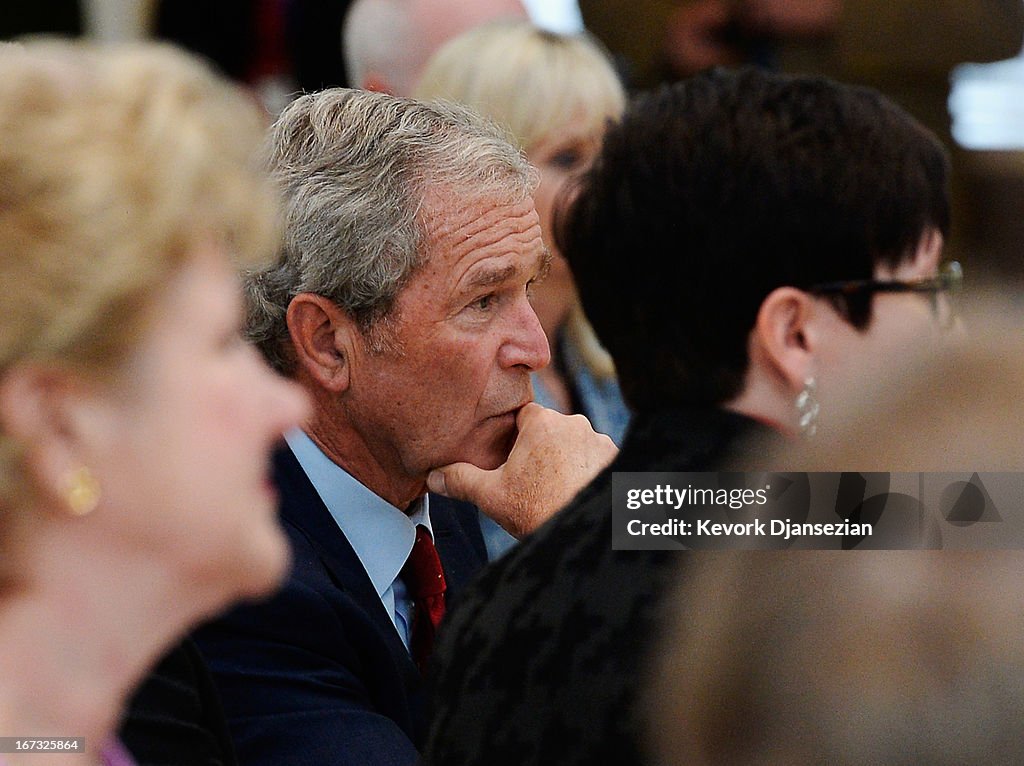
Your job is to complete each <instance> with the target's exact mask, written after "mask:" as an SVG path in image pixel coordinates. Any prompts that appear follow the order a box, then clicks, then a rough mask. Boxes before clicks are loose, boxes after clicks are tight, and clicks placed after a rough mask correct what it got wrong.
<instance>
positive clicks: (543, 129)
mask: <svg viewBox="0 0 1024 766" xmlns="http://www.w3.org/2000/svg"><path fill="white" fill-rule="evenodd" d="M415 95H416V97H417V98H420V99H423V100H433V99H448V100H452V101H458V102H461V103H463V104H466V105H468V106H470V107H472V108H474V109H476V110H477V111H478V112H480V113H481V114H483V115H484V116H486V117H489V118H490V119H492V120H494V121H495V122H497V123H498V124H499V125H502V126H503V127H505V128H506V129H507V130H508V131H509V132H510V134H511V138H512V139H513V141H514V142H516V143H517V144H518V145H519V147H520V148H521V149H523V151H524V152H525V153H526V155H527V157H528V158H529V159H530V162H532V163H533V164H534V165H535V166H536V167H537V168H538V169H539V170H540V185H539V186H538V187H537V190H536V192H535V194H534V199H535V202H536V205H537V212H538V213H539V214H540V219H541V227H542V229H543V236H544V242H545V244H546V245H547V247H548V248H549V249H550V251H551V254H552V256H553V258H552V262H551V271H550V273H549V274H548V276H547V278H546V279H544V280H543V281H542V282H541V283H539V284H537V285H536V286H535V287H534V295H533V305H534V308H535V309H536V311H537V316H538V317H539V318H540V322H541V325H542V326H543V328H544V332H545V333H546V334H547V336H548V342H549V343H550V345H551V364H550V365H548V366H547V367H546V368H544V369H543V370H540V371H539V372H536V373H534V376H533V383H534V395H535V397H536V400H537V401H538V402H539V403H540V404H543V405H545V406H547V407H551V408H552V409H556V410H558V411H559V412H563V413H566V414H571V413H574V412H580V413H582V414H584V415H586V416H587V417H588V418H589V419H590V421H591V423H592V424H593V426H594V430H596V431H598V432H600V433H605V434H608V435H609V436H611V437H612V440H613V441H615V442H616V443H620V442H621V440H622V435H623V432H624V431H625V428H626V424H627V422H628V419H629V413H628V411H627V410H626V407H625V405H624V404H623V402H622V397H621V395H620V393H619V387H618V384H617V383H616V380H615V369H614V366H613V364H612V361H611V357H609V356H608V354H607V352H605V351H604V349H603V348H601V346H600V345H599V344H598V342H597V339H596V337H595V336H594V334H593V331H592V330H591V329H590V326H589V324H588V323H587V321H586V319H585V318H584V316H583V312H582V310H581V309H580V305H579V300H578V299H577V297H576V288H575V286H574V284H573V278H572V274H571V272H570V271H569V266H568V264H567V263H566V261H565V259H564V258H563V257H562V255H561V254H560V253H559V251H558V248H557V247H556V245H555V242H554V237H553V236H552V233H551V232H552V219H553V213H554V208H555V202H556V198H557V196H558V193H559V192H560V191H561V190H562V188H563V186H564V185H565V183H566V181H567V180H568V179H569V178H570V177H571V176H572V175H573V174H574V173H576V172H578V171H581V170H584V169H586V168H587V167H588V166H589V165H590V163H591V161H592V160H593V158H594V157H595V155H596V154H597V151H598V149H599V148H600V145H601V136H602V134H603V133H604V128H605V125H606V124H607V123H608V121H609V120H614V119H616V118H618V116H619V115H620V114H621V113H622V110H623V108H624V106H625V93H624V91H623V89H622V85H621V83H620V82H619V78H618V76H617V74H616V73H615V70H614V69H613V68H612V66H611V64H610V63H609V61H608V58H607V57H606V55H605V54H604V52H603V51H602V50H601V49H600V48H599V47H598V44H597V43H596V42H595V41H594V40H593V39H592V38H590V37H589V36H587V35H573V36H562V35H555V34H551V33H549V32H545V31H542V30H540V29H537V28H536V27H534V26H532V25H531V24H529V23H528V22H525V21H523V22H518V21H517V22H496V23H493V24H487V25H484V26H481V27H477V28H475V29H472V30H470V31H469V32H466V33H464V34H462V35H460V36H459V37H457V38H455V39H454V40H452V41H451V42H449V43H447V44H446V45H445V46H444V47H442V48H441V49H440V50H439V51H438V52H437V53H436V54H435V55H434V57H433V58H432V59H431V60H430V62H429V63H428V65H427V68H426V70H425V71H424V73H423V77H422V79H421V80H420V83H419V86H418V88H417V90H416V94H415Z"/></svg>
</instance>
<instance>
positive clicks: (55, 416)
mask: <svg viewBox="0 0 1024 766" xmlns="http://www.w3.org/2000/svg"><path fill="white" fill-rule="evenodd" d="M100 409H101V407H100V405H99V402H98V400H97V399H96V397H94V396H93V395H92V394H91V393H90V390H89V387H88V386H87V385H86V384H85V383H84V382H82V381H80V380H77V379H76V377H75V376H74V375H73V374H72V373H71V372H70V371H68V370H64V369H61V368H60V367H56V366H52V365H45V364H32V363H28V364H21V365H15V366H14V367H12V368H11V369H9V370H8V371H7V372H6V373H4V375H3V376H2V377H0V430H2V431H3V432H4V433H5V434H8V435H9V436H10V437H11V438H12V439H14V441H15V442H17V443H18V444H19V445H20V446H21V448H22V450H23V459H24V465H25V468H26V470H27V471H28V472H29V474H30V475H31V477H32V479H33V482H34V484H35V486H36V488H37V489H38V490H40V491H42V492H45V493H47V494H48V495H49V496H50V497H51V499H52V500H59V499H61V498H63V496H64V495H63V493H64V490H65V489H66V487H67V483H68V477H69V476H71V475H72V473H73V472H74V471H75V470H78V469H80V468H81V467H82V466H83V465H85V466H86V467H89V466H88V463H89V460H88V455H89V440H95V438H96V437H97V436H100V437H102V434H100V432H99V431H98V430H97V428H98V427H99V423H100V421H99V419H98V417H97V416H98V415H99V413H100ZM107 430H109V429H107ZM94 446H95V445H94Z"/></svg>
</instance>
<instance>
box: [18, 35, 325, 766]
mask: <svg viewBox="0 0 1024 766" xmlns="http://www.w3.org/2000/svg"><path fill="white" fill-rule="evenodd" d="M260 135H261V121H260V118H259V115H258V114H257V113H256V112H255V109H254V107H253V106H252V105H251V104H250V103H248V102H247V99H246V98H245V97H244V96H242V95H241V94H239V93H238V92H236V91H235V90H234V89H233V88H232V87H231V86H228V85H226V84H224V83H222V82H220V81H218V80H217V79H215V78H214V77H213V76H212V75H211V74H210V73H209V72H208V71H207V70H206V69H205V68H204V67H202V66H200V65H198V64H197V63H195V62H194V61H192V60H190V59H188V58H186V57H185V56H183V55H182V54H179V53H175V52H173V51H171V50H170V49H163V48H131V49H120V50H102V49H90V48H85V47H78V46H75V45H72V44H64V43H36V44H32V45H29V46H26V47H15V46H10V47H5V48H2V49H0V288H2V290H3V293H4V299H3V302H4V308H3V311H2V312H0V679H2V682H0V736H3V737H19V738H22V740H23V741H22V742H21V743H13V745H12V748H7V749H13V748H18V747H21V748H37V749H38V748H40V747H42V748H44V749H46V750H47V751H50V752H47V753H38V752H33V753H32V754H31V757H26V755H25V754H19V753H18V752H17V751H15V752H12V753H7V754H0V764H3V765H4V766H15V764H20V763H22V762H27V763H31V764H33V765H34V766H44V765H45V764H54V763H70V762H73V763H75V764H81V765H82V766H86V765H89V766H92V765H93V764H118V765H121V764H130V763H131V759H130V757H129V756H128V755H127V753H126V752H125V751H124V749H123V747H121V746H120V745H119V743H118V742H117V741H116V739H115V737H114V734H113V733H114V731H115V729H116V727H117V723H118V720H119V716H120V714H121V709H122V707H123V705H124V702H125V699H126V697H127V695H128V694H129V693H130V691H131V690H132V688H133V687H134V686H135V684H136V683H137V682H138V681H139V680H140V679H141V678H142V677H143V676H144V675H145V673H146V672H147V670H148V669H149V667H150V665H151V664H152V663H153V662H154V661H155V660H156V659H157V657H158V656H159V655H160V654H162V653H163V652H164V651H166V650H167V649H168V648H169V646H171V645H172V644H173V643H174V642H175V641H176V640H177V639H178V638H179V637H180V636H181V634H182V633H184V632H185V631H186V630H187V629H188V628H190V627H191V626H192V625H194V624H195V623H196V622H198V621H199V620H201V619H203V618H205V617H207V616H209V615H211V614H213V613H215V612H217V611H219V610H221V609H222V608H223V607H225V606H226V605H227V604H228V603H230V602H232V601H235V600H237V599H239V598H242V597H255V596H259V595H262V594H265V593H267V592H268V591H270V590H271V589H273V588H274V587H275V586H276V584H277V583H278V581H279V579H280V578H281V576H282V575H283V573H284V571H285V568H286V565H287V561H288V549H287V544H286V542H285V539H284V537H283V536H282V534H281V532H280V530H279V528H278V526H277V522H276V520H275V505H276V503H275V497H274V494H273V490H272V489H270V485H269V483H268V481H267V478H266V476H267V464H268V451H269V448H270V446H271V445H272V443H273V442H275V441H276V440H277V438H278V437H279V435H280V433H281V432H282V430H283V429H285V428H287V427H289V426H291V425H292V424H294V423H295V422H296V421H297V420H298V419H299V418H301V417H302V416H303V414H304V412H305V402H304V400H303V398H302V396H301V395H300V393H299V392H298V391H297V390H296V389H295V388H294V387H293V386H291V384H288V383H285V382H283V381H281V380H279V379H277V378H275V377H274V376H273V375H272V374H271V373H270V372H269V371H268V370H267V369H265V368H264V366H263V365H262V363H261V362H260V361H259V360H258V357H257V355H256V353H255V352H254V351H253V350H251V349H250V348H249V347H248V346H247V345H246V344H245V343H243V342H242V340H241V338H240V336H239V332H238V331H239V327H240V325H241V322H242V306H241V300H240V297H239V295H238V293H237V287H236V279H235V271H234V267H233V264H232V263H231V261H230V258H237V259H239V260H241V261H242V262H244V263H255V262H258V261H259V259H261V258H262V257H263V256H265V255H269V253H270V252H271V251H272V249H273V247H274V244H275V238H274V231H273V227H272V225H271V222H272V221H273V220H274V213H275V209H274V199H273V197H272V196H270V195H269V192H268V191H267V189H266V187H265V186H264V181H263V179H262V178H261V176H260V175H259V173H258V172H257V170H256V169H255V165H254V164H253V163H252V153H253V149H254V148H255V147H256V146H257V145H258V142H259V139H260ZM40 737H42V738H43V743H42V744H40V743H39V742H38V741H36V742H33V739H35V740H39V738H40ZM72 737H75V738H84V743H83V742H79V743H77V749H74V747H75V744H76V743H69V741H68V740H69V739H70V738H72ZM69 745H70V747H71V749H66V748H68V747H69ZM61 748H65V749H63V750H61Z"/></svg>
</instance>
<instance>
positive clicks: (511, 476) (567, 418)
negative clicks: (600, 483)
mask: <svg viewBox="0 0 1024 766" xmlns="http://www.w3.org/2000/svg"><path fill="white" fill-rule="evenodd" d="M516 426H517V427H518V429H519V436H518V437H517V438H516V443H515V444H514V445H513V446H512V451H511V453H509V456H508V460H507V461H505V463H504V464H503V465H501V466H499V467H498V468H495V469H494V470H493V471H485V470H483V469H482V468H477V467H476V466H475V465H471V464H470V463H452V464H451V465H446V466H442V467H441V468H437V469H435V470H433V471H431V472H430V476H429V477H428V478H427V486H428V487H429V488H430V491H431V492H437V493H438V494H441V495H447V496H448V497H453V498H455V499H457V500H466V501H469V502H471V503H473V504H474V505H476V506H477V507H478V508H480V510H482V511H483V512H484V513H486V514H487V515H488V516H490V517H491V518H492V519H494V520H495V521H496V522H498V524H500V525H501V526H502V527H503V528H504V529H505V531H507V532H508V533H509V534H511V535H513V536H514V537H517V538H522V537H525V536H526V535H528V534H529V533H530V532H532V531H533V530H535V529H536V528H537V527H539V526H540V525H541V524H543V523H544V522H545V521H547V520H548V519H549V518H550V517H551V516H552V515H554V513H555V512H556V511H558V510H560V509H561V508H562V507H563V506H564V505H566V504H567V503H568V502H569V501H570V500H572V498H573V497H574V496H575V495H576V493H577V492H579V491H580V490H581V489H583V487H585V486H586V485H587V484H589V483H590V480H591V479H593V478H594V477H595V476H597V474H598V473H600V472H601V469H603V468H604V467H605V466H607V465H608V464H609V463H610V462H611V461H612V459H613V458H614V457H615V456H616V455H617V454H618V452H619V450H618V448H617V447H616V446H615V444H614V443H612V440H611V439H609V438H608V437H607V436H605V435H604V434H599V433H596V432H595V431H594V429H593V428H591V426H590V421H589V420H587V419H586V418H585V417H583V416H582V415H562V414H561V413H558V412H555V411H554V410H549V409H546V408H544V407H541V406H540V405H539V404H527V405H526V406H525V407H523V408H522V409H521V410H520V411H519V415H518V417H517V418H516Z"/></svg>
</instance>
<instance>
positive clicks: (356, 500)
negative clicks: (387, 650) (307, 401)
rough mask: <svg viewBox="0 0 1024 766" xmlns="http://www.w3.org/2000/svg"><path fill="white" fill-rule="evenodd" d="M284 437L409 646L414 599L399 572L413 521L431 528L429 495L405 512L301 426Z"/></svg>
mask: <svg viewBox="0 0 1024 766" xmlns="http://www.w3.org/2000/svg"><path fill="white" fill-rule="evenodd" d="M285 440H286V441H287V442H288V446H289V447H290V448H291V451H292V452H293V453H294V454H295V458H296V459H297V460H298V461H299V465H301V466H302V470H303V471H305V472H306V476H308V477H309V480H310V482H312V484H313V487H314V489H316V491H317V494H318V495H320V499H321V500H323V501H324V505H326V506H327V510H328V511H330V513H331V516H333V517H334V521H335V522H336V523H337V525H338V528H339V529H341V533H342V534H343V535H345V538H346V539H347V540H348V542H349V544H350V545H351V546H352V549H353V550H354V551H355V553H356V556H357V557H358V558H359V561H360V563H361V564H362V565H363V569H365V570H366V574H367V575H369V577H370V582H372V583H373V587H374V590H376V591H377V595H378V596H380V600H381V603H383V604H384V609H385V610H387V613H388V615H389V616H390V617H391V621H392V622H393V623H394V624H395V629H396V630H397V631H398V635H399V636H401V638H402V641H403V642H404V643H405V646H406V648H409V634H410V630H411V626H412V610H413V605H412V600H411V599H410V598H409V597H408V594H407V591H406V587H405V583H404V582H402V580H401V578H400V577H399V573H401V571H402V567H403V566H405V562H406V560H407V559H408V558H409V553H410V552H411V551H412V546H413V543H415V542H416V526H417V525H419V524H422V525H423V526H425V527H426V528H427V529H428V530H429V531H430V534H431V536H433V534H434V530H433V528H432V527H431V525H430V509H429V501H428V498H427V497H426V496H424V497H422V498H421V499H420V500H419V501H417V503H416V505H415V508H414V509H410V511H409V513H408V514H406V513H405V512H404V511H402V510H401V509H399V508H396V507H395V506H393V505H391V503H389V502H388V501H387V500H385V499H384V498H382V497H380V496H379V495H376V494H374V493H373V492H372V491H371V490H369V489H367V488H366V487H365V486H363V485H362V484H360V483H359V482H358V481H357V480H356V479H355V478H354V477H353V476H352V475H351V474H350V473H348V471H346V470H345V469H344V468H342V467H341V466H339V465H338V464H337V463H335V462H334V461H333V460H331V459H330V458H329V457H327V455H325V454H324V453H323V451H321V449H320V448H319V447H318V446H317V445H316V443H315V442H314V441H313V440H312V439H310V438H309V436H307V435H306V434H305V433H304V432H303V431H301V430H300V429H298V428H294V429H292V430H291V431H289V432H288V433H286V434H285Z"/></svg>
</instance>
